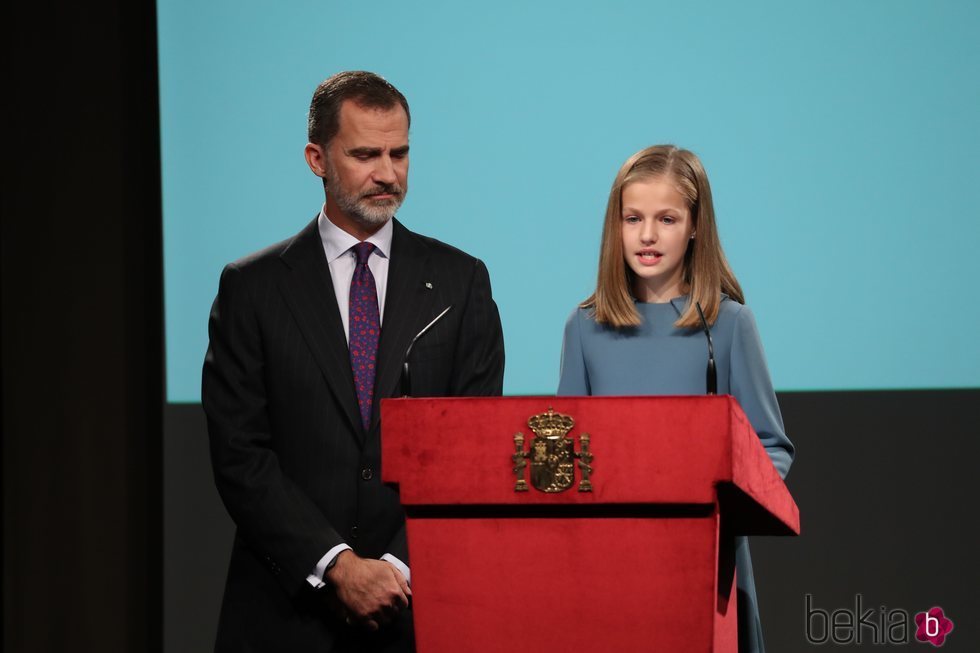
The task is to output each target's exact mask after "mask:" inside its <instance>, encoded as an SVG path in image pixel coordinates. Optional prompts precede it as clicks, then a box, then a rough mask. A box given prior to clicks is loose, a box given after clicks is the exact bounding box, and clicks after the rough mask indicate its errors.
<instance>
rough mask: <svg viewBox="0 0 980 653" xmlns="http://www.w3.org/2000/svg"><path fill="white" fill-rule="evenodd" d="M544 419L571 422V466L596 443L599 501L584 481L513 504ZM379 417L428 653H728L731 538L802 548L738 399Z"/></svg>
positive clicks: (732, 624) (785, 496)
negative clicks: (552, 414) (751, 536)
mask: <svg viewBox="0 0 980 653" xmlns="http://www.w3.org/2000/svg"><path fill="white" fill-rule="evenodd" d="M548 408H554V410H555V411H556V412H559V413H564V414H568V415H571V416H572V417H573V418H574V419H575V426H574V428H573V429H572V430H571V432H570V434H569V435H570V436H572V437H574V438H575V439H576V444H575V450H576V451H579V450H580V447H581V445H580V443H579V442H578V437H579V435H581V434H582V433H583V432H587V433H589V434H590V436H591V442H590V450H591V453H592V454H593V456H594V460H593V461H592V468H593V473H592V477H591V480H592V483H593V488H594V491H593V492H578V491H577V489H576V488H577V483H578V480H579V478H580V475H579V472H578V470H576V477H575V484H574V485H573V486H572V488H571V489H569V490H567V491H565V492H561V493H554V494H550V493H544V492H541V491H538V490H536V489H534V488H533V487H530V489H529V490H528V491H526V492H515V490H514V482H515V480H516V478H517V477H516V476H515V475H514V472H513V466H514V465H513V461H512V456H513V454H514V452H515V447H514V438H513V436H514V433H516V432H518V431H520V432H522V433H523V434H524V436H525V442H524V450H525V451H527V450H529V449H530V440H531V438H532V437H533V435H534V434H533V432H532V431H531V430H530V429H529V428H528V426H527V420H528V418H529V417H531V416H532V415H535V414H540V413H543V412H545V411H547V410H548ZM381 412H382V424H383V434H382V479H383V480H384V481H385V482H388V483H396V484H398V486H399V489H400V493H401V500H402V503H403V504H405V506H406V508H407V509H408V512H409V520H408V543H409V550H410V552H411V566H412V588H413V593H414V598H413V601H414V612H415V626H416V636H417V641H418V650H419V651H420V653H444V652H446V653H448V652H450V651H452V652H456V651H461V650H465V651H472V652H474V653H482V652H490V651H508V652H510V651H534V650H544V651H550V650H558V651H579V650H591V651H617V652H628V651H672V652H674V651H716V652H722V651H724V652H727V653H734V652H735V651H736V649H737V619H736V601H735V593H734V592H735V575H734V550H733V546H732V545H733V540H732V538H731V535H726V536H724V537H722V536H720V534H719V533H720V529H719V523H720V520H722V519H723V520H724V521H725V524H726V527H725V532H726V533H730V534H736V533H749V532H750V531H751V532H759V533H776V532H782V533H786V532H797V533H798V532H799V513H798V511H797V509H796V504H795V503H794V502H793V499H792V497H791V496H790V495H789V492H788V491H787V489H786V486H785V485H784V484H783V482H782V480H781V479H780V478H779V475H778V473H777V472H776V470H775V468H773V466H772V463H771V462H770V460H769V457H768V456H767V455H766V452H765V450H764V449H763V447H762V445H761V443H760V442H759V439H758V437H757V436H756V435H755V433H754V432H753V431H752V428H751V426H750V425H749V423H748V421H747V420H746V418H745V416H744V414H743V413H742V410H741V408H739V406H738V404H737V403H736V402H735V400H734V399H733V398H731V397H505V398H473V399H394V400H390V399H386V400H383V401H382V405H381ZM529 471H530V466H528V469H527V470H526V471H525V478H527V479H528V480H530V474H529ZM731 488H735V489H734V490H732V489H731ZM719 493H721V494H723V495H724V498H725V501H724V502H722V503H719ZM679 505H684V506H687V507H688V508H690V507H691V506H695V507H694V508H693V509H690V510H687V511H686V512H685V510H679V511H674V510H671V507H672V506H674V507H676V506H679ZM543 506H561V507H562V512H561V513H560V514H559V513H555V512H554V511H550V512H547V511H546V512H544V513H543V512H542V510H541V508H542V507H543ZM696 506H702V508H700V509H699V508H697V507H696ZM447 507H448V508H447ZM578 507H580V508H581V509H579V508H578ZM624 507H626V508H628V510H627V511H626V512H624V511H623V510H622V509H623V508H624ZM525 508H526V510H525ZM644 508H646V509H650V508H652V510H644ZM722 510H724V511H725V512H723V513H722V512H720V511H722ZM522 513H523V514H522ZM544 514H548V515H551V516H543V515H544ZM423 515H424V516H423ZM742 515H744V516H745V517H744V519H743V520H742V523H740V521H739V518H740V516H742Z"/></svg>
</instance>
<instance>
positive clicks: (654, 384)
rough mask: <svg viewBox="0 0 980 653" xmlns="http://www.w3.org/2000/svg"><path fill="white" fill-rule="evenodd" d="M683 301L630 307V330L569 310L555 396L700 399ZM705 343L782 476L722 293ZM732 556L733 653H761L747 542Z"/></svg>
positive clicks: (759, 358)
mask: <svg viewBox="0 0 980 653" xmlns="http://www.w3.org/2000/svg"><path fill="white" fill-rule="evenodd" d="M687 302H688V297H687V296H683V297H678V298H675V299H673V300H671V301H670V302H667V303H664V304H646V303H643V302H637V303H636V309H637V310H638V311H639V313H640V317H641V318H642V323H641V324H640V326H638V327H636V328H632V329H616V328H613V327H610V326H605V325H600V324H597V323H596V322H595V320H594V319H592V317H591V316H590V313H591V311H590V310H589V309H582V308H578V309H576V310H575V311H573V312H572V314H571V316H570V317H569V318H568V322H567V323H566V324H565V339H564V342H563V344H562V355H561V380H560V381H559V383H558V394H559V395H565V396H585V395H702V394H704V393H705V369H706V368H707V364H708V342H707V338H706V337H705V335H704V331H703V330H702V329H700V328H698V329H678V328H676V327H674V322H676V321H677V319H678V318H679V317H680V315H681V313H683V311H684V309H685V308H686V306H687ZM711 337H712V340H713V342H714V350H715V363H716V366H717V370H718V394H730V395H732V396H734V397H735V399H737V400H738V403H739V404H740V405H741V406H742V410H744V411H745V415H746V416H747V417H748V418H749V422H750V423H751V424H752V427H753V428H754V429H755V431H756V433H758V434H759V439H760V440H761V441H762V445H763V446H764V447H765V449H766V452H767V453H768V454H769V457H770V458H771V459H772V463H773V465H774V466H775V467H776V470H777V471H778V472H779V475H780V476H782V477H784V478H785V477H786V473H787V472H788V471H789V466H790V464H791V463H792V461H793V453H794V450H793V444H792V443H791V442H790V441H789V438H787V437H786V433H785V432H784V429H783V418H782V415H781V414H780V412H779V405H778V404H777V403H776V393H775V391H774V390H773V388H772V381H771V379H770V378H769V368H768V367H767V366H766V359H765V354H764V352H763V350H762V341H761V340H760V338H759V331H758V329H757V328H756V325H755V319H754V318H753V317H752V312H751V311H750V310H749V309H748V308H747V307H745V306H743V305H742V304H739V303H738V302H736V301H734V300H732V299H730V298H728V297H727V296H724V295H723V296H722V302H721V307H720V310H719V315H718V319H717V320H716V321H715V324H714V325H713V326H712V327H711ZM735 555H736V557H735V568H736V570H737V578H738V594H739V604H738V609H739V614H738V621H739V624H738V629H739V636H738V639H739V651H740V652H741V653H745V652H746V651H752V652H758V653H763V652H764V651H765V647H764V644H763V640H762V626H761V623H760V621H759V606H758V603H757V600H756V594H755V581H754V579H753V577H752V560H751V558H750V557H749V546H748V540H747V538H744V537H739V538H736V551H735Z"/></svg>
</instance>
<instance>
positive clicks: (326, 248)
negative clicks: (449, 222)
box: [306, 206, 412, 588]
mask: <svg viewBox="0 0 980 653" xmlns="http://www.w3.org/2000/svg"><path fill="white" fill-rule="evenodd" d="M317 228H318V229H319V231H320V240H321V241H322V242H323V252H324V254H326V255H327V265H329V266H330V278H331V279H332V280H333V292H334V294H335V295H336V296H337V307H338V308H339V309H340V319H341V320H342V321H343V323H344V335H345V336H346V337H347V341H348V342H350V325H349V324H348V322H349V321H350V282H351V279H353V278H354V269H355V268H356V267H357V254H355V253H354V250H353V249H352V248H353V247H354V245H357V244H358V243H360V242H361V241H359V240H358V239H357V238H355V237H354V236H352V235H350V234H349V233H347V232H346V231H344V230H343V229H341V228H340V227H338V226H337V225H335V224H334V223H332V222H330V219H329V218H327V214H326V206H324V207H323V208H322V209H320V215H319V217H317ZM393 232H394V226H393V225H392V223H391V220H388V222H386V223H385V224H384V226H383V227H381V228H380V229H378V230H377V231H376V232H375V233H374V234H373V235H372V236H371V237H370V238H368V239H367V240H366V241H365V242H368V243H371V244H372V245H374V247H375V249H374V251H373V252H371V257H370V258H369V259H368V268H370V270H371V274H372V275H374V284H375V286H376V287H377V290H378V319H379V320H380V321H381V323H384V314H385V291H386V290H387V289H388V262H389V258H390V256H391V235H392V233H393ZM350 548H351V547H350V546H349V545H347V544H338V545H337V546H335V547H333V548H332V549H330V550H329V551H327V553H326V555H324V556H323V557H322V558H320V561H319V562H318V563H317V565H316V568H315V569H314V570H313V573H311V574H310V575H309V576H307V577H306V580H307V581H308V582H309V583H310V585H312V586H313V587H316V588H320V587H323V585H324V582H323V574H324V573H326V571H327V566H328V565H329V564H330V563H331V562H333V560H334V559H335V558H336V557H337V556H338V555H340V554H341V553H342V552H344V551H347V550H349V549H350ZM381 559H382V560H385V561H387V562H390V563H391V564H392V565H394V566H395V568H396V569H398V571H400V572H401V573H402V575H403V576H404V577H405V580H406V581H407V582H409V583H411V582H412V573H411V571H410V570H409V568H408V565H406V564H405V563H404V562H402V561H401V560H399V559H398V558H396V557H395V556H393V555H391V554H390V553H386V554H384V555H383V556H381Z"/></svg>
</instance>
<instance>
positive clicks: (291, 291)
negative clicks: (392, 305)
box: [279, 219, 365, 442]
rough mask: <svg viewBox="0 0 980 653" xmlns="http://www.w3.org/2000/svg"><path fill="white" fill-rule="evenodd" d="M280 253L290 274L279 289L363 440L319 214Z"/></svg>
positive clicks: (328, 381) (352, 376)
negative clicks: (324, 248) (319, 226)
mask: <svg viewBox="0 0 980 653" xmlns="http://www.w3.org/2000/svg"><path fill="white" fill-rule="evenodd" d="M281 258H282V260H283V261H284V262H285V263H286V265H287V266H288V267H289V268H290V273H289V274H287V275H286V276H285V277H284V279H283V280H282V281H281V282H280V284H279V289H280V292H282V294H283V297H284V298H285V300H286V304H287V305H288V306H289V309H290V311H291V312H292V314H293V317H294V318H295V319H296V323H297V324H298V325H299V328H300V331H302V333H303V337H304V339H305V340H306V344H307V346H308V347H309V348H310V351H311V352H312V354H313V359H314V360H315V361H316V364H317V365H318V366H319V367H320V370H321V371H322V372H323V376H324V378H325V379H326V380H327V384H328V385H329V386H330V389H331V390H332V391H333V393H334V395H336V397H337V399H338V401H339V403H340V405H341V406H342V407H343V411H344V414H345V415H346V416H347V420H348V422H350V426H351V428H352V429H353V432H354V433H357V434H358V437H359V439H360V440H361V441H362V442H363V440H364V437H365V433H364V426H363V425H362V424H361V417H360V414H359V413H358V410H357V395H356V393H355V391H354V375H353V374H352V373H351V368H350V354H349V352H348V350H347V338H346V336H345V335H344V323H343V322H342V321H341V318H340V309H339V308H338V307H337V297H336V295H335V294H334V289H333V281H332V280H331V278H330V268H329V266H328V265H327V258H326V255H325V254H324V252H323V243H322V241H321V240H320V232H319V230H318V229H317V221H316V220H315V219H314V220H313V222H312V223H310V224H309V225H307V227H306V228H305V229H303V231H301V232H300V233H299V234H298V235H297V236H296V237H295V238H294V239H293V242H291V243H290V244H289V245H288V246H287V247H286V249H285V250H284V251H283V253H282V254H281Z"/></svg>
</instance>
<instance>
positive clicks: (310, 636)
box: [202, 220, 504, 653]
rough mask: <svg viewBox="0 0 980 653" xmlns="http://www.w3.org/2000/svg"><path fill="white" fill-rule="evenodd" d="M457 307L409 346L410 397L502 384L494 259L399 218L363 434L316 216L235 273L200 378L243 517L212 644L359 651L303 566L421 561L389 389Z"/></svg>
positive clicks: (222, 293) (224, 278) (229, 502)
mask: <svg viewBox="0 0 980 653" xmlns="http://www.w3.org/2000/svg"><path fill="white" fill-rule="evenodd" d="M430 285H431V288H430V287H429V286H430ZM450 304H451V305H452V306H453V308H452V310H451V311H450V312H449V313H448V314H447V315H446V316H445V317H444V318H443V319H442V320H441V321H440V322H439V323H438V324H436V326H434V327H433V328H432V330H431V331H430V332H429V333H427V334H426V335H425V337H424V338H423V339H421V340H419V342H418V343H417V344H416V345H415V347H414V349H413V351H412V356H411V362H412V386H413V388H412V389H413V395H415V396H477V395H499V394H500V393H501V390H502V384H503V367H504V348H503V337H502V333H501V326H500V318H499V315H498V313H497V307H496V305H495V304H494V302H493V299H492V297H491V293H490V280H489V275H488V274H487V269H486V267H485V266H484V265H483V263H482V262H481V261H479V260H477V259H475V258H473V257H471V256H469V255H467V254H465V253H464V252H461V251H460V250H458V249H455V248H453V247H450V246H448V245H446V244H444V243H441V242H439V241H436V240H433V239H431V238H426V237H424V236H420V235H418V234H415V233H412V232H411V231H409V230H407V229H406V228H405V227H403V226H402V225H401V224H400V223H398V222H397V221H396V222H395V224H394V233H393V237H392V246H391V262H390V266H389V271H388V285H387V295H386V300H385V307H384V317H383V323H382V330H381V340H380V344H379V353H378V370H377V376H376V383H375V400H374V417H373V419H372V424H371V428H370V429H369V430H368V431H367V432H365V430H364V427H363V426H362V424H361V420H360V417H359V413H358V410H357V401H356V396H355V392H354V381H353V375H352V373H351V368H350V359H349V355H348V350H347V342H346V339H345V336H344V331H343V324H342V322H341V318H340V313H339V310H338V308H337V301H336V297H335V295H334V289H333V285H332V283H331V279H330V271H329V267H328V265H327V261H326V257H325V255H324V252H323V246H322V243H321V240H320V235H319V232H318V230H317V224H316V220H314V221H313V222H312V223H311V224H309V225H308V226H307V227H306V228H305V229H304V230H303V231H301V232H300V233H299V234H298V235H296V236H295V237H293V238H291V239H289V240H286V241H284V242H282V243H279V244H276V245H273V246H272V247H269V248H267V249H265V250H263V251H261V252H258V253H256V254H253V255H251V256H248V257H246V258H244V259H241V260H239V261H236V262H235V263H232V264H230V265H228V266H227V267H226V268H225V269H224V271H223V272H222V275H221V283H220V287H219V290H218V296H217V298H216V299H215V302H214V307H213V308H212V311H211V319H210V324H209V334H210V347H209V348H208V353H207V357H206V359H205V363H204V378H203V386H202V400H203V405H204V410H205V412H206V413H207V418H208V433H209V436H210V443H211V460H212V465H213V467H214V474H215V482H216V484H217V487H218V491H219V493H220V494H221V497H222V499H223V501H224V503H225V506H226V507H227V509H228V512H229V513H230V515H231V517H232V519H233V520H234V522H235V524H236V526H237V532H236V536H235V541H234V545H233V551H232V557H231V563H230V567H229V570H228V580H227V585H226V588H225V595H224V601H223V605H222V611H221V617H220V623H219V628H218V630H219V632H218V643H217V646H216V650H229V651H231V650H234V651H293V650H296V651H304V652H309V653H312V652H313V651H318V652H319V651H330V650H361V649H362V648H363V647H362V646H361V645H362V644H363V641H362V640H363V638H361V636H360V635H359V634H358V632H357V631H352V629H350V628H349V627H347V626H345V625H343V624H341V623H339V622H338V621H336V620H335V619H333V618H331V617H330V616H329V615H328V613H329V611H328V610H327V608H326V607H325V605H324V604H323V602H322V595H323V591H319V592H313V591H312V587H311V586H310V585H309V583H308V582H307V580H306V577H307V575H308V574H309V573H310V572H311V571H312V570H313V568H314V566H315V565H316V563H317V562H318V561H319V559H320V558H321V557H322V556H323V555H324V554H325V553H326V552H327V551H328V550H329V549H331V548H332V547H333V546H335V545H337V544H339V543H341V542H346V543H348V544H349V545H351V546H352V547H353V548H354V551H355V552H356V553H357V554H358V555H361V556H364V557H370V558H378V557H380V556H381V555H382V554H384V553H391V554H393V555H395V556H397V557H398V558H399V559H401V560H403V561H405V562H406V563H407V564H410V561H409V555H408V550H407V545H406V541H405V518H404V513H403V511H402V508H401V506H400V504H399V501H398V495H397V493H396V492H395V491H393V490H392V489H391V488H389V487H387V486H385V485H383V484H382V483H381V474H380V466H381V464H382V461H381V437H380V435H381V431H380V428H379V424H378V413H379V407H380V399H381V398H384V397H393V396H397V395H398V394H399V393H400V389H399V387H398V386H399V376H400V368H401V363H402V358H403V356H404V353H405V350H406V348H407V347H408V345H409V343H410V342H411V339H412V338H413V337H414V336H415V334H417V333H418V332H419V331H420V330H421V329H422V328H423V327H424V326H425V325H426V324H428V323H429V322H430V321H431V320H432V319H433V318H434V317H435V316H436V315H437V314H438V313H439V312H441V311H442V310H443V309H444V308H445V307H446V306H448V305H450ZM327 591H328V592H329V590H327ZM388 635H390V636H393V637H396V638H397V634H396V635H392V634H391V633H388Z"/></svg>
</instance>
